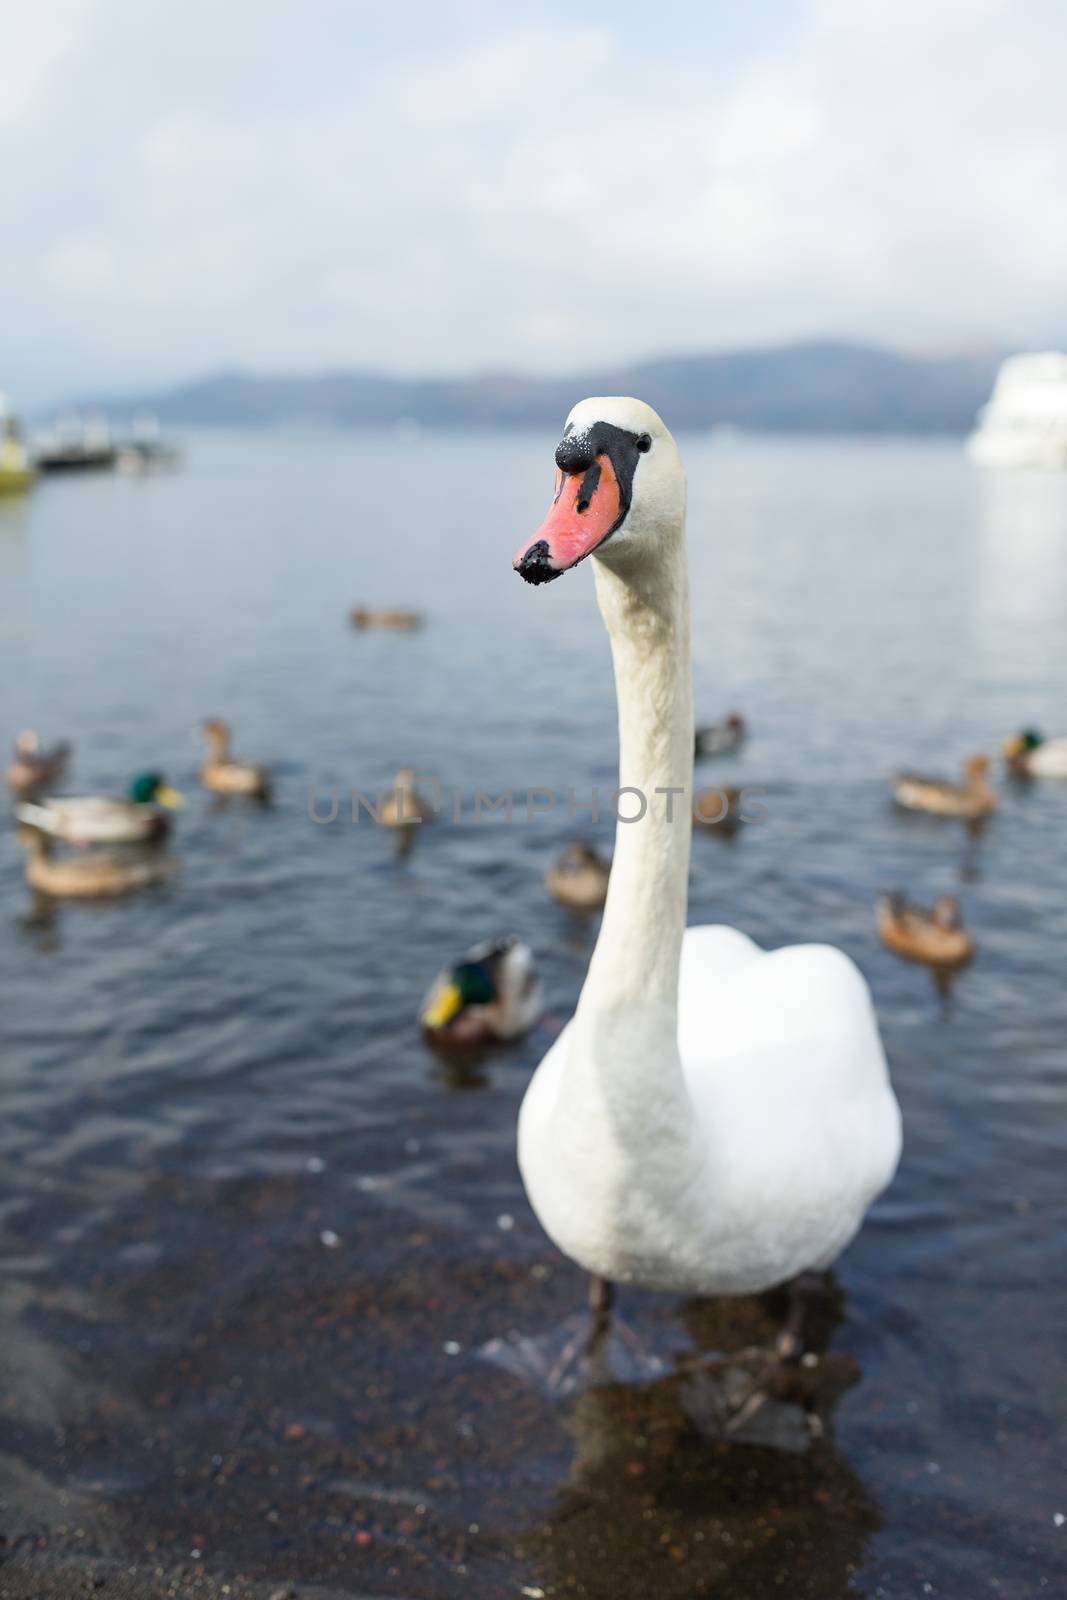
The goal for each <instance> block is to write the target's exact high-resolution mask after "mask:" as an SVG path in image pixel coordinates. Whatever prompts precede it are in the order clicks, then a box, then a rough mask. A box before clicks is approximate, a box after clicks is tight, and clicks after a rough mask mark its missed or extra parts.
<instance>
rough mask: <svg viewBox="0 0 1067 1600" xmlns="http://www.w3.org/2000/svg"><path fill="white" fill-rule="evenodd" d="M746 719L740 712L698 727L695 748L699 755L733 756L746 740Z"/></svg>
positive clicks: (731, 713) (733, 712)
mask: <svg viewBox="0 0 1067 1600" xmlns="http://www.w3.org/2000/svg"><path fill="white" fill-rule="evenodd" d="M746 732H747V729H746V728H745V719H744V717H742V716H741V715H740V714H739V713H738V712H736V711H731V712H730V714H729V716H726V717H723V718H721V719H720V721H718V722H712V723H709V724H708V725H707V726H706V727H703V728H698V729H697V730H696V733H695V734H694V735H693V749H694V754H695V755H697V756H732V755H734V754H735V753H736V752H737V751H738V750H740V748H741V746H742V745H743V744H744V742H745V734H746Z"/></svg>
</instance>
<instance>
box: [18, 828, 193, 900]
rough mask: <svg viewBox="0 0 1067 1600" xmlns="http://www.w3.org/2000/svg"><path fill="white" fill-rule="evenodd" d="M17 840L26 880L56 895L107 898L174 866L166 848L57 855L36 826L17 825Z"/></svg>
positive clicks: (141, 884) (165, 874) (144, 883)
mask: <svg viewBox="0 0 1067 1600" xmlns="http://www.w3.org/2000/svg"><path fill="white" fill-rule="evenodd" d="M19 839H20V842H21V843H22V845H23V847H24V848H25V851H26V882H27V883H28V884H29V885H30V887H31V888H33V889H36V890H37V891H38V892H39V893H41V894H45V895H50V896H53V897H56V898H62V899H110V898H113V897H114V896H117V895H123V894H129V893H130V892H131V891H132V890H134V889H144V888H147V887H148V886H149V885H150V884H154V883H161V882H162V881H163V879H164V878H166V877H169V875H170V874H171V872H173V870H174V866H175V863H174V860H173V858H172V857H170V856H169V855H168V854H167V852H166V851H163V850H157V849H147V848H145V847H144V846H140V847H135V848H133V849H130V850H126V851H122V852H117V851H111V850H89V851H86V852H85V853H84V854H81V855H59V856H57V855H55V854H54V841H53V840H52V838H51V837H49V835H47V834H45V833H42V832H41V831H40V829H39V828H33V827H22V828H20V829H19Z"/></svg>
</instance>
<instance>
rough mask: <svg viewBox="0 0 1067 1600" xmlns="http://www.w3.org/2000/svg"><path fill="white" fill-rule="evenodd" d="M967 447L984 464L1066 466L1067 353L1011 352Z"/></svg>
mask: <svg viewBox="0 0 1067 1600" xmlns="http://www.w3.org/2000/svg"><path fill="white" fill-rule="evenodd" d="M967 452H968V454H969V455H970V457H971V459H972V460H973V461H977V462H978V463H979V464H980V465H981V466H984V467H1045V468H1061V469H1062V468H1067V355H1064V354H1062V353H1061V352H1060V351H1057V350H1046V351H1044V352H1042V353H1041V354H1038V355H1018V356H1010V357H1009V358H1008V360H1007V361H1005V362H1004V363H1003V364H1002V366H1001V368H1000V371H999V372H998V373H997V380H996V383H995V384H994V385H993V394H992V396H991V398H990V400H989V403H988V404H987V405H984V406H983V407H982V409H981V411H980V412H979V413H978V420H977V425H976V427H975V430H974V432H973V433H972V434H971V436H970V438H969V439H968V441H967Z"/></svg>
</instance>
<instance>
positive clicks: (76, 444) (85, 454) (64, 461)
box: [33, 412, 118, 472]
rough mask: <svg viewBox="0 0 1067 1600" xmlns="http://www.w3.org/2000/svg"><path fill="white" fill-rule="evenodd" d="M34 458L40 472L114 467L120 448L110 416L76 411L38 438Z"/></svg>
mask: <svg viewBox="0 0 1067 1600" xmlns="http://www.w3.org/2000/svg"><path fill="white" fill-rule="evenodd" d="M33 457H34V462H35V463H36V466H37V470H38V471H39V472H94V471H108V470H110V469H111V468H112V467H113V466H114V465H115V462H116V460H117V458H118V451H117V450H116V448H115V445H114V443H113V441H112V438H111V428H110V426H109V424H108V421H107V418H106V417H103V416H100V415H99V414H94V415H92V416H89V417H82V416H80V415H79V414H78V413H77V412H73V413H71V414H70V415H69V416H65V417H60V418H59V420H58V421H57V422H56V425H55V427H54V428H53V429H52V431H51V432H50V433H46V434H41V435H39V436H38V438H37V439H35V440H34V449H33Z"/></svg>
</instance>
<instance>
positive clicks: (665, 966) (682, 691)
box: [579, 527, 693, 1038]
mask: <svg viewBox="0 0 1067 1600" xmlns="http://www.w3.org/2000/svg"><path fill="white" fill-rule="evenodd" d="M673 542H674V543H675V546H676V548H675V549H674V551H672V552H671V554H672V555H673V557H674V559H673V560H669V561H665V562H663V563H662V565H661V564H659V563H657V566H656V568H655V570H654V572H653V573H651V574H641V575H640V578H638V577H637V575H632V576H631V575H625V576H624V575H620V574H619V573H618V572H616V571H615V570H613V569H612V568H610V567H608V566H606V565H605V564H603V563H601V562H597V563H596V581H597V598H598V600H599V602H600V610H601V614H602V616H603V618H604V621H605V623H606V625H607V629H608V633H609V635H610V638H611V651H612V659H613V662H614V666H615V688H616V693H617V695H618V702H619V791H620V793H619V801H618V814H619V821H618V823H617V824H616V831H615V856H614V860H613V863H612V868H611V880H610V885H609V888H608V898H607V904H606V906H605V909H604V920H603V923H602V926H601V930H600V938H599V939H598V940H597V945H596V949H595V950H594V952H593V958H592V961H591V962H590V965H589V973H588V976H587V978H586V982H585V987H584V989H583V990H582V996H581V1000H580V1001H579V1013H580V1014H582V1013H587V1012H590V1011H594V1010H600V1009H603V1008H604V1007H611V1008H619V1007H621V1008H624V1009H627V1010H631V1009H634V1008H637V1007H641V1008H648V1007H654V1008H656V1009H657V1010H659V1009H662V1010H663V1011H664V1012H666V1011H669V1012H670V1013H671V1016H670V1023H671V1037H672V1038H673V1037H674V1033H675V1023H676V1014H677V999H678V960H679V954H680V951H681V943H682V933H683V931H684V929H685V917H686V898H687V882H688V874H689V839H690V832H691V815H692V813H691V806H692V773H693V702H692V687H691V679H690V663H689V585H688V576H687V571H686V560H685V536H684V531H683V529H682V528H681V527H679V528H678V529H677V530H676V534H675V539H674V541H673ZM626 818H636V819H637V820H632V821H627V820H624V819H626ZM664 1020H665V1023H666V1021H667V1019H666V1017H665V1018H664Z"/></svg>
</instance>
